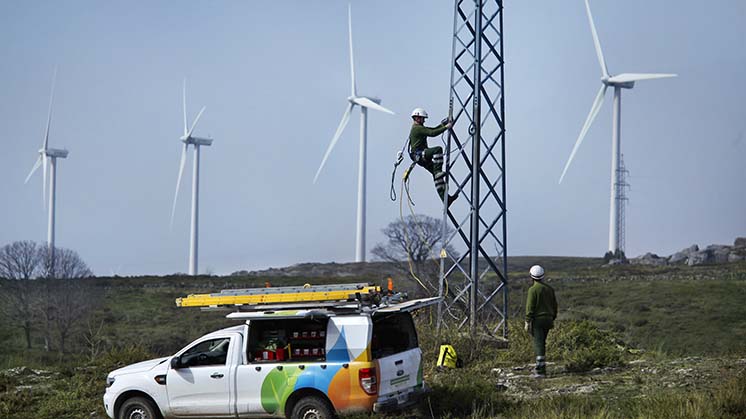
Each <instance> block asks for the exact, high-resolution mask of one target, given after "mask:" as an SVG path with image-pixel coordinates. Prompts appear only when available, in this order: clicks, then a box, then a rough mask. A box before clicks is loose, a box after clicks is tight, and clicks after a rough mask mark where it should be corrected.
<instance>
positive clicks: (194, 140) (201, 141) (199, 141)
mask: <svg viewBox="0 0 746 419" xmlns="http://www.w3.org/2000/svg"><path fill="white" fill-rule="evenodd" d="M179 140H180V141H181V142H182V143H184V144H187V145H189V144H191V145H195V146H196V145H204V146H211V145H212V138H201V137H186V136H182V137H181V138H179Z"/></svg>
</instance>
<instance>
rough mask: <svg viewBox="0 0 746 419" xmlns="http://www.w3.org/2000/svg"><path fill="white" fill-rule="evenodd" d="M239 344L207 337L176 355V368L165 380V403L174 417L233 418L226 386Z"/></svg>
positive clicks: (226, 338)
mask: <svg viewBox="0 0 746 419" xmlns="http://www.w3.org/2000/svg"><path fill="white" fill-rule="evenodd" d="M240 340H241V339H239V338H238V337H236V336H224V337H211V338H209V339H205V340H201V341H198V342H196V343H195V344H193V345H192V346H191V347H189V348H187V349H186V350H185V351H183V352H182V353H181V354H180V355H179V359H180V364H181V365H180V367H179V368H173V367H171V368H169V370H168V375H167V377H166V392H167V394H168V403H169V406H170V408H171V412H172V413H173V414H174V415H175V416H179V417H190V416H197V417H200V416H210V417H231V416H233V411H234V410H233V408H232V403H233V402H234V401H233V400H232V396H231V387H230V382H231V379H232V377H233V373H234V372H233V371H235V369H234V368H233V367H234V366H235V365H234V359H233V358H235V357H236V352H237V351H240V348H238V346H241V342H240Z"/></svg>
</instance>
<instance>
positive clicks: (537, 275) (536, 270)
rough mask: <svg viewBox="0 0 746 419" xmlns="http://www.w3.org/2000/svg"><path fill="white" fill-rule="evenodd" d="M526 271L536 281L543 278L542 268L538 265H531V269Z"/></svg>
mask: <svg viewBox="0 0 746 419" xmlns="http://www.w3.org/2000/svg"><path fill="white" fill-rule="evenodd" d="M528 272H529V273H530V274H531V278H532V279H535V280H537V281H541V280H542V279H544V268H542V267H541V266H539V265H534V266H532V267H531V270H530V271H528Z"/></svg>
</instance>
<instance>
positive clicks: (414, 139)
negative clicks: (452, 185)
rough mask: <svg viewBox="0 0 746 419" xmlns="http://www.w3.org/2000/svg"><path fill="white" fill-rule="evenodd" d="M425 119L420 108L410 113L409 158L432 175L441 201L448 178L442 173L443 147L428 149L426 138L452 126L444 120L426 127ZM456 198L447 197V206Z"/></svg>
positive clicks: (443, 197)
mask: <svg viewBox="0 0 746 419" xmlns="http://www.w3.org/2000/svg"><path fill="white" fill-rule="evenodd" d="M425 119H427V112H426V111H425V110H424V109H422V108H416V109H415V110H413V111H412V120H413V121H414V122H413V123H412V129H411V130H410V131H409V157H410V158H411V159H412V161H413V162H415V163H417V164H418V165H420V166H422V167H424V168H425V170H427V171H428V172H430V173H431V174H432V175H433V181H434V182H435V189H436V190H437V191H438V196H440V199H441V200H444V199H445V193H446V182H448V178H447V176H446V173H445V172H444V171H443V147H428V146H427V137H435V136H438V135H440V134H442V133H443V132H445V131H446V130H447V129H449V128H451V126H452V125H453V124H452V122H451V121H450V120H445V121H444V122H443V123H441V124H440V125H438V126H437V127H433V128H431V127H426V126H425ZM456 198H458V192H456V193H455V194H453V195H451V196H449V197H448V206H451V204H452V203H453V201H455V200H456Z"/></svg>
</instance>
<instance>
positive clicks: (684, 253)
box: [668, 244, 699, 264]
mask: <svg viewBox="0 0 746 419" xmlns="http://www.w3.org/2000/svg"><path fill="white" fill-rule="evenodd" d="M698 251H699V246H697V245H696V244H693V245H691V246H689V247H687V248H686V249H682V250H680V251H678V252H676V253H674V254H673V255H671V257H669V258H668V262H669V263H670V264H679V263H686V261H687V260H688V259H689V256H691V255H692V253H696V252H698Z"/></svg>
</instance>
